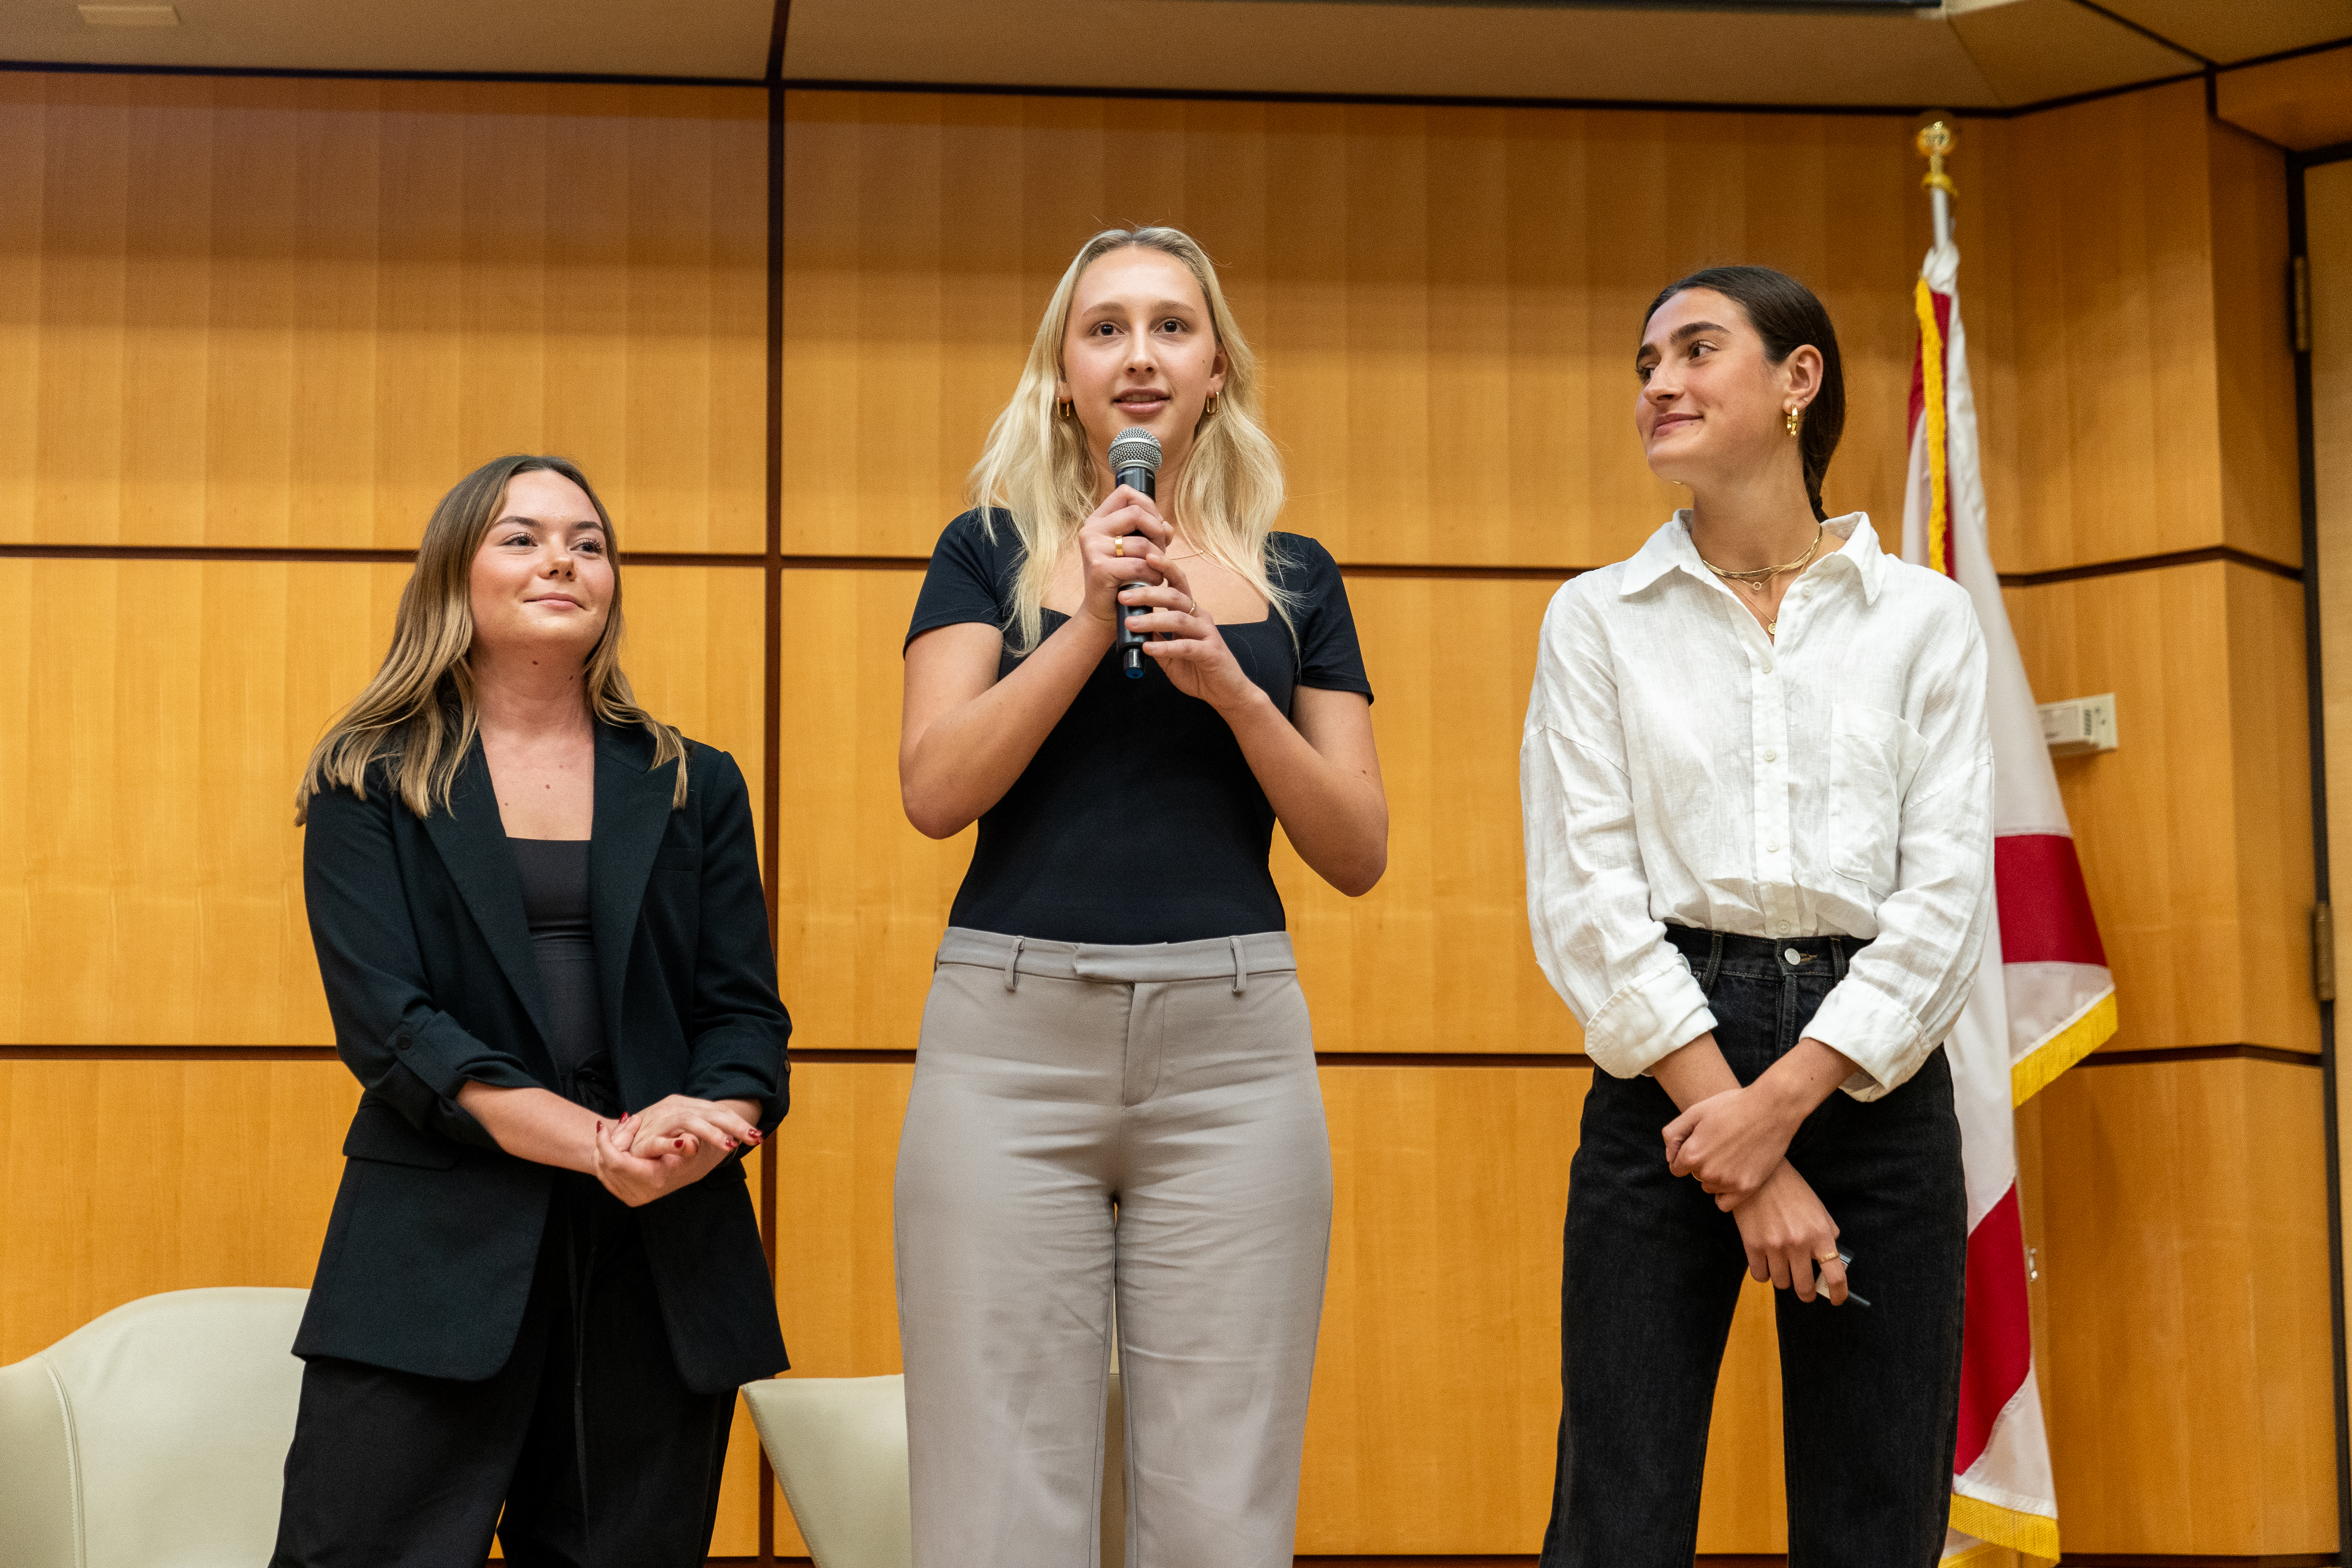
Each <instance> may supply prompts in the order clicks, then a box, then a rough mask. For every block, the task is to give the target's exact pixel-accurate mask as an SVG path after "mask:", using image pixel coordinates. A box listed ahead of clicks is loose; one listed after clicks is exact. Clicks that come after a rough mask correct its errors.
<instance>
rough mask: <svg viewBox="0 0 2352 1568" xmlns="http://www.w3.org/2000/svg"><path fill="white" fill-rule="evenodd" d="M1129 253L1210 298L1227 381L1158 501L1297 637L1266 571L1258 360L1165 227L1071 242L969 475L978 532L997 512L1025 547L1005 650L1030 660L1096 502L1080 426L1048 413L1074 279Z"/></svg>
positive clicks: (1265, 452) (1275, 505) (1266, 445)
mask: <svg viewBox="0 0 2352 1568" xmlns="http://www.w3.org/2000/svg"><path fill="white" fill-rule="evenodd" d="M1130 247H1133V248H1140V249H1145V250H1157V251H1160V252H1161V253H1162V254H1164V255H1168V256H1172V257H1174V258H1176V259H1177V260H1179V261H1181V262H1182V263H1183V264H1184V266H1185V268H1187V269H1188V270H1189V271H1190V272H1191V273H1192V278H1193V280H1194V281H1195V282H1197V283H1199V284H1200V286H1201V295H1202V298H1203V299H1204V300H1207V301H1208V304H1209V320H1210V322H1211V324H1212V325H1213V327H1214V329H1215V331H1216V334H1217V346H1218V347H1219V348H1221V349H1223V350H1224V353H1225V384H1224V388H1223V391H1222V392H1221V393H1220V394H1219V395H1218V397H1217V406H1216V409H1215V411H1214V412H1213V413H1203V414H1202V416H1201V421H1200V423H1199V424H1197V425H1195V426H1193V427H1192V455H1191V456H1190V457H1189V458H1186V459H1185V462H1184V471H1183V474H1182V476H1181V478H1180V479H1178V481H1177V485H1176V490H1175V493H1174V494H1172V495H1169V496H1166V497H1163V498H1161V504H1162V505H1163V506H1164V507H1166V508H1167V510H1168V511H1169V513H1170V515H1171V517H1172V518H1174V519H1177V520H1181V527H1182V528H1183V530H1184V531H1185V533H1186V535H1187V536H1188V537H1190V538H1191V540H1192V542H1193V543H1194V544H1196V545H1198V546H1199V547H1200V549H1201V551H1202V553H1203V554H1205V555H1207V556H1208V557H1209V558H1210V559H1211V560H1213V561H1215V562H1216V563H1219V564H1220V565H1223V566H1224V567H1225V568H1227V569H1228V570H1230V571H1232V572H1234V573H1237V574H1240V576H1241V578H1242V580H1243V581H1244V582H1246V583H1248V584H1251V585H1252V586H1253V587H1255V588H1256V589H1257V591H1258V592H1259V593H1261V594H1263V595H1265V598H1266V603H1267V604H1268V605H1271V606H1273V608H1274V611H1275V613H1276V614H1277V615H1279V616H1282V618H1283V621H1284V623H1285V624H1286V625H1288V626H1291V627H1292V631H1293V635H1294V636H1295V635H1296V632H1297V626H1296V624H1295V623H1294V622H1293V621H1292V619H1291V610H1292V608H1293V603H1292V601H1293V599H1294V598H1295V595H1293V594H1292V593H1291V592H1290V591H1289V590H1287V589H1286V588H1283V587H1281V586H1279V585H1277V584H1276V583H1275V582H1274V580H1273V579H1272V578H1271V577H1270V576H1269V575H1268V574H1267V572H1266V535H1267V534H1269V533H1271V532H1272V531H1274V524H1275V520H1276V519H1277V518H1278V517H1280V516H1281V515H1282V499H1283V486H1282V458H1281V457H1280V455H1279V454H1278V453H1276V450H1275V447H1274V440H1273V438H1272V437H1269V436H1268V435H1267V434H1266V433H1265V426H1264V425H1263V424H1261V423H1260V422H1259V417H1258V410H1259V388H1258V375H1257V356H1256V355H1255V353H1251V352H1250V346H1249V343H1248V342H1247V341H1246V340H1244V338H1243V336H1242V331H1241V328H1240V326H1239V325H1237V324H1236V323H1235V322H1234V313H1233V311H1232V310H1230V309H1228V308H1227V306H1226V304H1225V292H1224V290H1223V289H1221V288H1219V287H1218V286H1217V269H1216V268H1215V267H1214V266H1213V264H1212V263H1211V262H1210V260H1209V257H1208V253H1207V252H1206V251H1204V250H1202V248H1201V247H1200V244H1199V242H1197V241H1196V240H1194V239H1193V238H1192V236H1191V235H1189V234H1186V233H1185V232H1183V230H1181V229H1175V228H1164V227H1150V228H1107V229H1105V230H1103V231H1102V232H1101V233H1100V234H1097V235H1096V236H1095V237H1093V238H1092V239H1089V240H1087V242H1086V244H1085V245H1083V246H1081V247H1078V254H1077V257H1076V259H1074V260H1073V261H1072V262H1071V263H1070V266H1069V270H1067V271H1066V272H1064V273H1063V274H1062V281H1061V282H1060V283H1059V284H1057V285H1056V286H1055V289H1054V297H1053V298H1052V299H1051V300H1047V301H1046V303H1045V319H1044V320H1043V321H1039V322H1038V323H1037V337H1036V341H1035V342H1033V343H1031V344H1030V345H1029V361H1028V363H1026V364H1024V365H1023V366H1022V367H1021V380H1020V382H1019V384H1016V385H1015V386H1014V387H1013V401H1012V402H1010V403H1008V404H1006V405H1004V412H1003V413H1002V414H999V415H998V416H996V424H995V426H993V427H992V428H991V429H990V431H989V433H988V445H987V446H986V447H983V448H982V450H981V454H980V461H979V462H978V463H976V464H974V465H973V467H972V470H971V485H970V493H971V503H972V504H973V505H974V506H976V507H978V508H979V509H980V515H981V526H982V528H984V529H986V530H987V531H988V533H989V536H990V537H991V538H994V537H995V533H996V521H995V518H994V516H993V512H994V510H997V509H1002V510H1003V511H1005V512H1007V513H1009V514H1010V515H1011V518H1012V521H1013V532H1014V534H1015V535H1016V536H1017V537H1018V538H1019V539H1020V541H1021V552H1022V553H1021V565H1020V569H1019V571H1018V573H1017V574H1016V575H1015V577H1014V579H1013V628H1012V643H1013V648H1014V650H1015V651H1016V652H1019V653H1027V652H1028V651H1029V650H1030V649H1032V648H1034V647H1036V646H1037V642H1038V635H1039V631H1040V628H1041V625H1042V621H1043V616H1042V613H1041V612H1042V609H1043V605H1044V601H1045V585H1046V583H1047V581H1048V580H1049V579H1050V578H1051V577H1052V576H1053V574H1054V569H1055V567H1056V566H1057V565H1059V564H1060V563H1061V560H1062V555H1063V552H1066V551H1067V550H1068V549H1070V548H1071V546H1072V545H1073V544H1074V543H1075V542H1076V539H1077V536H1078V528H1079V525H1080V524H1082V523H1084V522H1085V521H1086V520H1087V514H1088V513H1089V512H1091V511H1093V510H1094V509H1095V504H1096V502H1097V500H1099V499H1100V498H1099V497H1098V496H1097V495H1096V493H1095V468H1094V462H1093V459H1092V455H1091V454H1090V453H1089V452H1088V451H1087V432H1086V427H1085V426H1082V425H1080V424H1079V423H1078V422H1077V420H1076V419H1075V418H1072V419H1064V418H1061V417H1059V416H1057V415H1056V413H1055V396H1054V384H1055V379H1056V378H1057V377H1058V376H1059V375H1060V374H1061V372H1062V339H1063V336H1064V334H1065V333H1066V332H1067V331H1069V326H1070V305H1071V300H1073V299H1074V298H1075V297H1076V294H1077V290H1078V279H1079V277H1080V276H1081V275H1082V274H1084V273H1085V271H1086V269H1087V268H1088V267H1090V266H1092V265H1093V264H1094V263H1095V262H1096V261H1097V260H1098V259H1099V258H1102V257H1105V256H1108V255H1109V254H1110V253H1111V252H1112V251H1114V250H1125V249H1129V248H1130Z"/></svg>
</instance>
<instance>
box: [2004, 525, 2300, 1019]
mask: <svg viewBox="0 0 2352 1568" xmlns="http://www.w3.org/2000/svg"><path fill="white" fill-rule="evenodd" d="M2300 593H2301V591H2300V589H2299V588H2298V587H2297V586H2296V584H2294V583H2291V582H2288V581H2286V580H2284V579H2283V578H2280V577H2277V576H2274V575H2273V574H2269V573H2266V572H2259V571H2255V570H2253V569H2252V568H2249V567H2244V566H2239V565H2234V564H2230V563H2222V562H2208V563H2201V564H2198V565H2191V566H2176V567H2168V568H2164V569H2162V570H2157V571H2147V572H2134V573H2127V574H2120V575H2116V576H2107V577H2093V578H2085V579H2082V580H2078V581H2074V582H2068V583H2054V584H2044V585H2042V586H2040V587H2033V588H2016V589H2011V590H2010V592H2009V593H2008V595H2006V597H2007V599H2008V602H2009V606H2010V616H2011V621H2012V623H2013V624H2014V626H2015V627H2016V630H2017V637H2018V643H2019V647H2020V648H2021V651H2022V652H2023V654H2024V656H2025V667H2026V673H2027V675H2028V677H2029V678H2030V679H2032V682H2033V688H2034V690H2035V692H2036V693H2037V694H2039V695H2041V696H2042V697H2043V698H2045V699H2048V700H2057V699H2059V698H2062V697H2076V696H2090V695H2092V694H2094V693H2097V692H2103V691H2112V692H2114V693H2115V694H2116V731H2117V735H2118V738H2119V740H2120V742H2121V744H2120V745H2119V746H2118V748H2117V749H2116V751H2114V752H2105V753H2100V754H2096V755H2092V756H2086V757H2074V758H2062V759H2060V760H2059V762H2058V764H2057V765H2058V778H2059V786H2060V788H2061V790H2062V791H2063V794H2064V795H2065V800H2066V810H2067V814H2068V816H2070V817H2071V819H2072V820H2073V824H2074V837H2075V842H2076V844H2077V845H2078V846H2079V847H2080V849H2081V853H2082V859H2083V871H2084V879H2086V880H2087V881H2088V883H2089V885H2090V891H2091V902H2092V906H2093V908H2094V909H2095V910H2096V911H2097V914H2098V917H2099V929H2100V933H2101V936H2102V937H2103V939H2104V940H2105V943H2106V948H2107V957H2108V960H2109V962H2110V963H2111V964H2112V966H2113V967H2114V970H2115V974H2116V994H2117V998H2118V1005H2119V1007H2120V1009H2121V1016H2122V1027H2121V1028H2120V1029H2119V1030H2118V1032H2117V1033H2116V1037H2115V1040H2114V1042H2113V1046H2114V1047H2115V1048H2131V1049H2147V1048H2159V1047H2175V1046H2190V1045H2240V1044H2252V1045H2265V1046H2275V1047H2285V1048H2288V1049H2294V1050H2310V1051H2316V1050H2317V1049H2318V1048H2319V1027H2318V1016H2317V1010H2316V1009H2315V1007H2313V1006H2312V1005H2311V1003H2310V995H2311V989H2310V960H2309V955H2308V951H2307V950H2308V941H2307V938H2306V936H2305V929H2306V928H2305V921H2307V919H2308V915H2309V910H2310V903H2311V896H2312V880H2311V870H2310V866H2311V847H2310V845H2311V841H2310V828H2309V826H2308V824H2309V821H2310V794H2309V783H2308V780H2309V772H2308V770H2309V762H2308V750H2307V746H2308V742H2307V736H2306V731H2305V724H2304V721H2303V716H2302V706H2303V701H2304V697H2303V621H2302V605H2301V601H2300Z"/></svg>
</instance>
